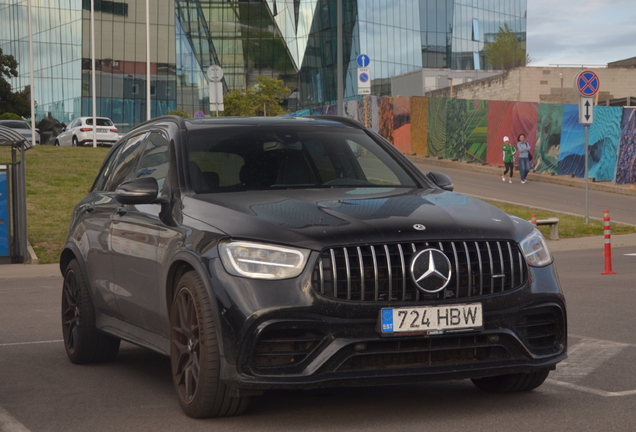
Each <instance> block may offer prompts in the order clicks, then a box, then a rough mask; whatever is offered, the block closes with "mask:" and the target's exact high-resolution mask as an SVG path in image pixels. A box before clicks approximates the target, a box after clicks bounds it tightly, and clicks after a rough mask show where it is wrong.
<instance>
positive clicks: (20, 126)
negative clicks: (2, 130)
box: [0, 120, 31, 129]
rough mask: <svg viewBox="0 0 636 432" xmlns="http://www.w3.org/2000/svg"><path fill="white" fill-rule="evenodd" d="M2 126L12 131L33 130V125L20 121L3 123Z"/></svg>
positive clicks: (0, 124) (0, 123)
mask: <svg viewBox="0 0 636 432" xmlns="http://www.w3.org/2000/svg"><path fill="white" fill-rule="evenodd" d="M0 126H4V127H8V128H11V129H31V125H29V124H28V123H27V122H24V121H19V120H5V121H1V122H0Z"/></svg>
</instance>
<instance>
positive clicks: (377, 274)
mask: <svg viewBox="0 0 636 432" xmlns="http://www.w3.org/2000/svg"><path fill="white" fill-rule="evenodd" d="M353 248H355V252H354V251H353ZM429 248H433V249H438V250H441V251H443V252H444V254H445V255H446V256H447V258H448V259H449V261H450V263H451V279H450V281H449V283H448V285H447V287H446V288H445V289H444V290H442V291H440V292H439V293H435V294H429V293H425V292H423V291H421V290H420V289H418V288H417V287H416V284H415V283H414V282H413V281H412V280H411V260H412V258H413V256H415V255H416V254H417V253H418V252H419V251H422V250H424V249H429ZM526 265H527V264H526V262H525V260H524V258H523V255H522V253H521V251H520V249H519V247H518V245H517V244H516V243H515V242H513V241H502V240H499V241H498V240H491V241H469V242H464V241H456V240H455V241H441V242H437V241H436V242H429V243H426V242H414V243H412V242H410V243H402V244H398V243H393V244H373V245H362V246H350V245H348V246H346V247H345V246H343V247H339V248H331V249H325V250H323V251H322V252H321V254H320V258H319V259H318V262H317V263H316V266H315V268H314V271H313V273H312V287H313V289H314V291H315V292H316V293H317V294H319V295H324V296H327V297H330V298H335V299H339V300H344V301H347V300H350V301H366V302H368V301H375V302H410V303H413V302H419V301H426V302H427V303H430V302H435V301H443V300H445V299H448V300H450V299H456V298H471V299H475V298H479V297H485V296H490V295H496V294H499V293H501V292H506V291H511V290H514V289H517V288H520V287H521V286H523V285H524V284H525V283H526V282H527V275H528V271H527V267H526ZM489 279H490V282H488V280H489ZM345 283H346V289H345ZM368 291H373V292H372V294H371V295H369V293H367V292H368Z"/></svg>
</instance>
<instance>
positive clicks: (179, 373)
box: [60, 117, 567, 417]
mask: <svg viewBox="0 0 636 432" xmlns="http://www.w3.org/2000/svg"><path fill="white" fill-rule="evenodd" d="M452 189H453V184H452V182H451V180H450V179H449V178H448V177H447V176H445V175H443V174H440V173H434V172H431V173H428V174H427V175H424V174H422V172H420V171H419V170H418V169H417V168H416V167H415V166H414V165H413V164H412V163H411V162H410V161H409V160H408V159H407V158H406V157H405V156H404V155H402V154H401V153H400V152H399V151H398V150H397V149H396V148H395V147H393V146H392V145H391V144H390V143H388V142H387V141H385V140H384V139H383V138H382V137H380V136H379V135H377V134H375V133H374V132H372V131H370V130H368V129H366V128H364V127H363V126H362V125H360V124H359V123H357V122H355V121H352V120H347V119H344V118H339V117H315V118H236V119H233V118H220V119H206V120H183V119H181V118H178V117H160V118H157V119H154V120H152V121H150V122H147V123H144V124H142V125H140V126H139V127H137V128H136V129H134V130H133V131H132V132H130V133H129V134H128V135H126V137H125V138H124V139H122V140H120V141H119V142H118V143H117V144H116V145H115V146H114V147H113V148H112V149H111V151H110V153H109V154H108V156H107V157H106V159H105V161H104V164H103V166H102V168H101V169H100V171H99V174H98V175H97V178H96V180H95V183H94V184H93V186H92V188H91V190H90V192H89V194H88V195H87V196H86V198H84V199H83V200H82V201H81V202H80V203H79V204H78V205H77V207H76V208H75V210H74V212H73V215H72V220H71V224H70V229H69V235H68V240H67V242H66V245H65V247H64V250H63V252H62V256H61V261H60V267H61V270H62V273H63V275H64V287H63V296H62V325H63V333H64V341H65V346H66V351H67V353H68V356H69V358H70V359H71V361H72V362H74V363H88V362H98V361H112V360H114V359H115V357H116V355H117V351H118V349H119V343H120V340H126V341H129V342H132V343H134V344H137V345H140V346H143V347H147V348H150V349H152V350H154V351H157V352H159V353H162V354H165V355H166V356H169V357H170V359H171V364H172V375H173V381H174V385H175V388H176V392H177V395H178V398H179V402H180V404H181V406H182V408H183V410H184V411H185V412H186V413H187V414H188V415H190V416H193V417H211V416H228V415H236V414H239V413H241V412H243V411H244V409H245V407H246V405H247V401H248V398H249V396H252V395H257V394H260V393H261V392H262V391H263V390H265V389H274V388H277V389H289V388H303V389H307V388H317V387H326V386H340V385H380V384H397V383H413V382H417V381H425V380H444V379H466V378H470V379H472V380H473V382H474V383H475V384H476V385H477V387H479V388H481V389H483V390H486V391H493V392H511V391H525V390H531V389H533V388H536V387H537V386H539V385H541V384H542V383H543V381H544V380H545V379H546V377H547V376H548V373H549V371H550V370H552V369H554V368H555V365H556V364H557V363H558V362H560V361H561V360H563V359H565V358H566V356H567V355H566V334H567V329H566V311H565V301H564V298H563V294H562V292H561V288H560V284H559V279H558V276H557V272H556V269H555V267H554V265H553V263H552V256H551V254H550V252H549V251H548V248H547V246H546V243H545V241H544V239H543V237H542V235H541V234H540V233H539V231H537V230H536V229H535V228H534V226H533V225H531V224H530V223H528V222H526V221H524V220H521V219H518V218H515V217H511V216H509V215H507V214H506V213H504V212H502V211H500V210H498V209H497V208H495V207H493V206H491V205H489V204H486V203H484V202H482V201H479V200H477V199H474V198H471V197H468V196H465V195H461V194H458V193H453V192H452Z"/></svg>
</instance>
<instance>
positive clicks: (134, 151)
mask: <svg viewBox="0 0 636 432" xmlns="http://www.w3.org/2000/svg"><path fill="white" fill-rule="evenodd" d="M147 135H148V134H141V135H137V136H134V137H131V138H129V139H128V141H127V142H126V144H124V145H123V146H122V151H121V152H119V155H118V156H117V162H115V166H114V167H113V169H112V171H111V173H110V175H109V176H108V180H106V184H105V186H104V190H106V191H111V192H114V191H115V189H117V186H119V185H120V184H121V183H123V182H124V180H126V178H128V176H129V175H130V174H132V171H133V170H134V169H135V162H136V160H137V156H138V155H139V153H140V152H141V149H142V146H141V144H142V143H143V142H144V138H146V136H147Z"/></svg>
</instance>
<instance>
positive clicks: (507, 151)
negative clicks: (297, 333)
mask: <svg viewBox="0 0 636 432" xmlns="http://www.w3.org/2000/svg"><path fill="white" fill-rule="evenodd" d="M501 150H503V160H504V165H505V166H506V170H505V171H504V172H503V174H502V176H501V181H503V182H505V181H506V174H507V173H508V171H510V180H508V183H512V173H513V172H514V169H515V153H517V149H516V148H515V146H513V145H512V144H510V138H508V137H507V136H505V137H503V145H502V146H501Z"/></svg>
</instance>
